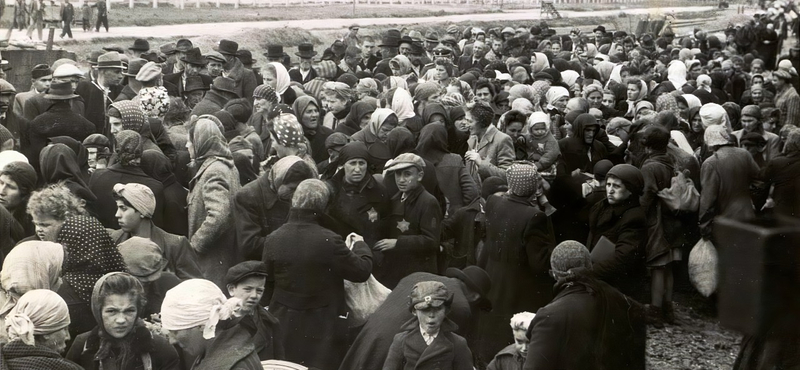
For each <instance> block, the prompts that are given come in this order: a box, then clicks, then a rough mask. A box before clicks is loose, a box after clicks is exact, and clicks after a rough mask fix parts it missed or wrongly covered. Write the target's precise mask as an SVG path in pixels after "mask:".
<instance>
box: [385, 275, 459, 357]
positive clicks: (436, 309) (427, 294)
mask: <svg viewBox="0 0 800 370" xmlns="http://www.w3.org/2000/svg"><path fill="white" fill-rule="evenodd" d="M452 303H453V294H452V293H451V292H449V291H448V290H447V287H446V286H445V285H444V284H443V283H440V282H438V281H423V282H420V283H417V285H415V286H414V288H413V289H412V290H411V296H410V302H409V310H410V311H411V313H412V314H414V317H413V318H412V319H411V320H408V321H407V322H406V323H405V324H403V330H404V331H403V332H402V333H399V334H397V335H395V336H394V341H393V342H392V346H391V347H390V348H389V355H388V356H387V357H386V362H384V364H383V370H400V369H416V370H425V369H441V370H446V369H451V370H469V369H472V352H470V350H469V347H468V346H467V340H466V339H464V338H463V337H461V336H459V335H458V334H455V333H453V331H455V330H456V329H458V325H456V324H455V323H453V322H452V321H450V319H448V318H447V314H448V313H449V311H450V305H451V304H452Z"/></svg>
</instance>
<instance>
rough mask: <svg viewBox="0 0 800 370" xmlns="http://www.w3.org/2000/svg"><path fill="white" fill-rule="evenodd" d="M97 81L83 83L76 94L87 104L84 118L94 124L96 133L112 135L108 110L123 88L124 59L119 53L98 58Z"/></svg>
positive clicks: (79, 84)
mask: <svg viewBox="0 0 800 370" xmlns="http://www.w3.org/2000/svg"><path fill="white" fill-rule="evenodd" d="M94 68H95V69H97V79H96V80H94V81H81V82H80V83H78V87H77V88H76V89H75V92H76V93H77V94H78V95H80V96H81V98H83V101H84V103H85V104H86V110H85V111H84V117H86V119H88V120H89V121H91V122H92V123H94V125H95V127H96V131H95V133H98V134H105V135H108V134H110V128H109V127H107V125H106V109H108V106H109V104H111V103H112V102H114V99H116V98H117V96H118V95H119V92H120V91H121V90H122V87H121V86H120V85H119V83H120V81H122V70H123V69H125V67H123V66H122V58H120V55H119V53H117V52H115V51H110V52H108V53H105V54H103V55H101V56H99V57H97V65H96V66H94Z"/></svg>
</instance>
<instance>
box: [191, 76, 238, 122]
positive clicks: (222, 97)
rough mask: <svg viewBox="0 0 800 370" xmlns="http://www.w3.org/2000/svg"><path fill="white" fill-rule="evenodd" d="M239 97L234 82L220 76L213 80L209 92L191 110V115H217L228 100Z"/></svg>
mask: <svg viewBox="0 0 800 370" xmlns="http://www.w3.org/2000/svg"><path fill="white" fill-rule="evenodd" d="M239 97H240V96H239V93H238V92H237V91H236V82H235V81H233V79H231V78H228V77H222V76H220V77H217V78H215V79H214V83H212V84H211V90H209V91H208V92H207V93H206V95H205V97H203V100H201V101H200V102H199V103H197V105H195V107H194V108H193V109H192V115H193V116H201V115H204V114H214V113H217V112H218V111H220V110H222V108H223V107H224V106H225V103H227V102H228V101H229V100H232V99H236V98H239Z"/></svg>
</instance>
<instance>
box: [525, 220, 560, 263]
mask: <svg viewBox="0 0 800 370" xmlns="http://www.w3.org/2000/svg"><path fill="white" fill-rule="evenodd" d="M548 224H549V222H548V219H547V216H546V215H545V214H544V213H543V212H537V213H536V214H535V215H534V216H533V218H531V220H530V221H529V222H528V224H527V225H525V236H524V239H523V240H525V241H526V243H525V254H526V255H527V256H528V266H530V268H531V271H533V272H534V273H536V274H545V275H546V274H547V272H548V271H549V270H550V253H552V252H553V248H555V236H554V235H553V233H551V229H550V228H549V227H548Z"/></svg>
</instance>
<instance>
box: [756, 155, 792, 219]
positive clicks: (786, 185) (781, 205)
mask: <svg viewBox="0 0 800 370" xmlns="http://www.w3.org/2000/svg"><path fill="white" fill-rule="evenodd" d="M799 181H800V153H790V154H786V155H782V156H778V157H777V158H775V159H773V160H771V161H770V162H769V163H768V164H767V166H766V167H765V168H764V182H765V183H766V185H767V186H769V185H774V186H775V188H774V189H773V191H772V200H773V201H775V212H777V213H778V214H782V215H785V216H791V217H800V197H798V196H797V194H798V189H799V188H798V187H799V186H800V182H799Z"/></svg>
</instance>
